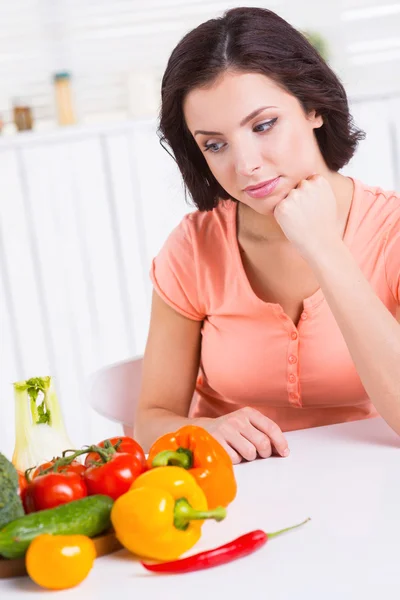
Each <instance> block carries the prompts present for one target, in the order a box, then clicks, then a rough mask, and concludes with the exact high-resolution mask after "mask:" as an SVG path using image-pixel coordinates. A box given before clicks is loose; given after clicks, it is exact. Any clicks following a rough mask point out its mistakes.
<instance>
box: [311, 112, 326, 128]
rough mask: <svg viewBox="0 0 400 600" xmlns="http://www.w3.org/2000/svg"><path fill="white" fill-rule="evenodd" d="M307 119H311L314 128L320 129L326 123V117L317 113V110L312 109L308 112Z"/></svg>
mask: <svg viewBox="0 0 400 600" xmlns="http://www.w3.org/2000/svg"><path fill="white" fill-rule="evenodd" d="M307 119H308V120H309V121H310V123H312V126H313V129H318V128H319V127H322V125H323V124H324V119H323V118H322V116H321V115H317V113H316V111H315V110H311V111H310V112H309V113H308V115H307Z"/></svg>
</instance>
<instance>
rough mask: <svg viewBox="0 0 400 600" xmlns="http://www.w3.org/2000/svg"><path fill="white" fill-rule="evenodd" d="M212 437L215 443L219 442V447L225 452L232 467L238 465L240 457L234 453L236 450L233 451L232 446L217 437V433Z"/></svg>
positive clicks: (222, 438) (220, 437)
mask: <svg viewBox="0 0 400 600" xmlns="http://www.w3.org/2000/svg"><path fill="white" fill-rule="evenodd" d="M212 435H213V437H215V439H216V440H217V442H219V443H220V444H221V446H222V447H223V448H224V449H225V450H226V451H227V453H228V455H229V458H230V459H231V461H232V464H234V465H238V464H239V463H241V462H242V457H241V456H240V454H238V453H237V452H236V450H234V449H233V448H232V446H230V445H229V444H228V443H227V442H226V441H225V439H224V437H222V436H220V435H218V434H217V433H213V434H212Z"/></svg>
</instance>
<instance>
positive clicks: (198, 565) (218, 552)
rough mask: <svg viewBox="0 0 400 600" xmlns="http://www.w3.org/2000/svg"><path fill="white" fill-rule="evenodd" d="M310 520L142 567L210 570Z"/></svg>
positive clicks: (155, 570)
mask: <svg viewBox="0 0 400 600" xmlns="http://www.w3.org/2000/svg"><path fill="white" fill-rule="evenodd" d="M309 520H310V519H306V520H305V521H303V522H302V523H299V525H293V526H292V527H287V528H286V529H281V530H280V531H275V532H274V533H265V531H262V530H261V529H256V530H255V531H250V532H249V533H245V534H244V535H241V536H240V537H238V538H236V539H234V540H232V541H231V542H228V543H227V544H224V545H223V546H218V548H213V549H212V550H206V551H204V552H199V553H198V554H194V555H192V556H188V557H186V558H180V559H179V560H173V561H169V562H161V563H153V564H151V563H144V562H142V565H143V566H144V567H145V569H147V570H148V571H152V572H153V573H189V572H190V571H200V570H201V569H209V568H210V567H216V566H218V565H223V564H225V563H228V562H232V561H233V560H236V559H237V558H242V557H243V556H247V555H248V554H251V553H252V552H255V551H256V550H258V549H259V548H261V547H262V546H264V544H266V543H267V541H268V540H269V538H272V537H276V536H278V535H280V534H281V533H285V532H286V531H290V530H291V529H296V528H297V527H301V526H302V525H304V523H307V521H309Z"/></svg>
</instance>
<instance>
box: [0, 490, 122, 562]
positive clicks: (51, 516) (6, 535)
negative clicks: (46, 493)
mask: <svg viewBox="0 0 400 600" xmlns="http://www.w3.org/2000/svg"><path fill="white" fill-rule="evenodd" d="M113 504H114V501H113V500H112V498H110V497H109V496H103V495H101V494H97V495H94V496H87V497H86V498H81V499H79V500H72V501H71V502H67V503H66V504H61V505H60V506H56V507H55V508H48V509H46V510H40V511H38V512H36V513H30V514H28V515H25V516H24V517H21V518H19V519H16V520H15V521H11V523H8V525H6V526H5V527H3V529H1V530H0V555H1V556H4V557H5V558H20V557H22V556H24V555H25V553H26V551H27V549H28V547H29V544H30V543H31V541H32V540H33V539H34V538H35V537H37V536H38V535H41V534H42V533H50V534H53V535H74V534H82V535H87V536H88V537H94V536H95V535H98V534H99V533H102V532H103V531H105V530H106V529H109V528H110V527H111V520H110V514H111V508H112V505H113Z"/></svg>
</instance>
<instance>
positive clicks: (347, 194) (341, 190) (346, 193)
mask: <svg viewBox="0 0 400 600" xmlns="http://www.w3.org/2000/svg"><path fill="white" fill-rule="evenodd" d="M323 176H324V177H325V179H326V180H327V181H328V182H329V184H330V186H331V187H332V190H333V193H334V195H335V198H336V202H337V207H338V219H339V221H340V224H341V230H342V232H344V229H345V227H346V223H347V216H348V213H349V209H350V205H351V199H352V196H353V182H352V180H351V179H350V178H349V177H345V176H344V175H341V174H339V173H335V172H332V171H327V173H323ZM238 231H239V232H240V235H243V236H245V237H248V238H252V239H253V240H259V241H266V242H277V241H285V240H286V239H287V238H286V236H285V234H284V233H283V231H282V229H281V228H280V226H279V224H278V222H277V221H276V219H275V217H274V215H273V214H271V215H261V214H259V213H257V212H256V211H255V210H253V209H252V208H250V207H249V206H247V205H246V204H243V202H239V205H238Z"/></svg>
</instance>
